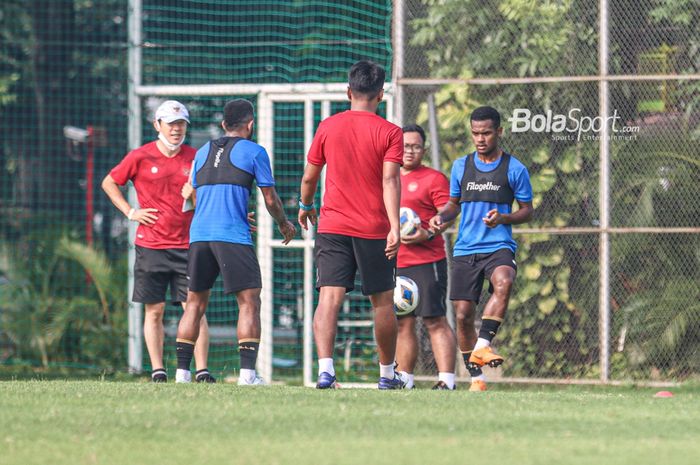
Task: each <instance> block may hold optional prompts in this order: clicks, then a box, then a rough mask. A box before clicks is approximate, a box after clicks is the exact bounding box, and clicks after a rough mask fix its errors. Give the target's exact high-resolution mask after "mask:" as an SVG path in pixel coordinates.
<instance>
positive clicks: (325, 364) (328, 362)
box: [318, 358, 335, 376]
mask: <svg viewBox="0 0 700 465" xmlns="http://www.w3.org/2000/svg"><path fill="white" fill-rule="evenodd" d="M324 372H325V373H328V374H329V375H331V376H335V368H333V359H332V358H319V359H318V374H319V375H320V374H321V373H324Z"/></svg>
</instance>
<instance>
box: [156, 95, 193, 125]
mask: <svg viewBox="0 0 700 465" xmlns="http://www.w3.org/2000/svg"><path fill="white" fill-rule="evenodd" d="M155 120H156V121H160V120H163V121H165V122H166V123H168V124H170V123H172V122H173V121H178V120H185V121H187V122H188V123H189V122H190V113H189V112H188V111H187V108H186V107H185V106H184V105H183V104H181V103H180V102H178V101H177V100H166V101H165V102H163V103H161V104H160V106H159V107H158V109H157V110H156V115H155Z"/></svg>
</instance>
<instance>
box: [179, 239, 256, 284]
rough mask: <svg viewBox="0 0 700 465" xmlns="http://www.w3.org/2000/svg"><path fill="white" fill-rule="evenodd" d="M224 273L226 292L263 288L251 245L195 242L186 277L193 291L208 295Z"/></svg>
mask: <svg viewBox="0 0 700 465" xmlns="http://www.w3.org/2000/svg"><path fill="white" fill-rule="evenodd" d="M219 273H221V277H222V278H223V280H224V292H225V293H227V294H232V293H234V292H238V291H243V290H245V289H259V288H261V287H262V279H261V278H260V265H259V264H258V257H257V256H256V255H255V249H254V248H253V246H252V245H245V244H233V243H231V242H193V243H192V244H190V260H189V263H188V265H187V277H188V279H189V281H190V285H189V286H190V290H191V291H194V292H201V291H208V290H209V289H211V288H212V287H213V286H214V282H215V281H216V278H217V277H218V276H219Z"/></svg>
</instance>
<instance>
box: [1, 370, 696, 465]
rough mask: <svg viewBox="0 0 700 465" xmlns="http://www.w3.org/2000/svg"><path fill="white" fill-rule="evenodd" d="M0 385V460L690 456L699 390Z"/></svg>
mask: <svg viewBox="0 0 700 465" xmlns="http://www.w3.org/2000/svg"><path fill="white" fill-rule="evenodd" d="M655 391H656V389H652V388H632V387H625V388H611V387H605V388H603V387H521V386H516V387H512V386H511V387H509V386H500V385H494V386H493V390H492V391H489V392H486V393H470V392H467V391H464V390H461V391H455V392H445V391H440V392H438V391H430V390H428V389H420V390H418V389H417V390H413V391H394V392H384V391H382V392H380V391H377V390H365V389H341V390H337V391H317V390H314V389H309V388H302V387H288V386H270V387H262V388H261V387H257V388H250V387H249V388H243V387H241V388H239V387H237V386H232V385H225V384H217V385H197V384H192V385H176V384H173V383H169V384H166V385H156V384H150V383H130V382H99V381H6V382H0V463H2V464H5V465H10V464H33V463H36V464H39V463H41V464H49V463H50V464H63V463H65V464H93V463H99V464H103V463H104V464H129V463H167V464H192V463H234V464H239V463H240V464H287V463H290V464H326V463H328V464H346V463H347V464H367V465H369V464H392V465H403V464H426V465H428V464H442V463H445V464H447V463H449V464H461V463H474V464H489V465H490V464H519V465H525V464H538V465H539V464H631V465H641V464H654V465H659V464H663V465H668V464H697V463H700V388H699V387H698V386H692V387H682V388H678V389H674V390H673V391H674V393H675V396H674V397H673V398H668V399H658V398H654V397H653V394H654V392H655Z"/></svg>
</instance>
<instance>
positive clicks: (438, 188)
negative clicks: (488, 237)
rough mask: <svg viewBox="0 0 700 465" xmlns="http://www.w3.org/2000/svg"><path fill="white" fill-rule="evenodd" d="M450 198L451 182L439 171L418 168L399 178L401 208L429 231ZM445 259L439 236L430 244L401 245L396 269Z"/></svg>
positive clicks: (424, 242) (422, 167)
mask: <svg viewBox="0 0 700 465" xmlns="http://www.w3.org/2000/svg"><path fill="white" fill-rule="evenodd" d="M449 199H450V183H449V182H448V181H447V177H445V175H444V174H442V173H441V172H439V171H437V170H434V169H432V168H428V167H426V166H419V167H418V168H416V169H414V170H411V171H409V172H408V173H406V174H402V175H401V206H402V207H408V208H410V209H411V210H413V211H414V212H416V214H417V215H418V216H419V217H420V219H421V226H422V227H423V228H425V229H428V221H429V220H430V218H432V217H433V216H435V215H436V214H437V212H438V209H439V208H442V207H443V206H444V205H445V204H446V203H447V201H448V200H449ZM443 258H445V240H444V239H443V238H442V234H438V235H436V236H435V237H434V238H433V240H431V241H423V242H420V243H418V244H411V245H406V244H401V247H399V255H398V258H397V262H396V263H397V268H406V267H408V266H416V265H423V264H426V263H433V262H437V261H439V260H442V259H443Z"/></svg>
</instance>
